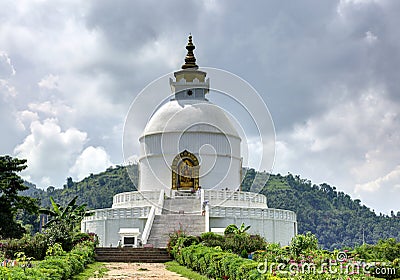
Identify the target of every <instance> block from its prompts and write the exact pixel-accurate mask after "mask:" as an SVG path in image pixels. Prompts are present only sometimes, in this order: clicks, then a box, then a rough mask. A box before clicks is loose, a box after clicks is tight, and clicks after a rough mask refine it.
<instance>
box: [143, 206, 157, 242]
mask: <svg viewBox="0 0 400 280" xmlns="http://www.w3.org/2000/svg"><path fill="white" fill-rule="evenodd" d="M155 216H156V207H155V206H151V209H150V212H149V216H148V217H147V221H146V225H145V226H144V229H143V233H142V243H143V244H147V239H148V238H149V236H150V231H151V227H152V226H153V222H154V217H155Z"/></svg>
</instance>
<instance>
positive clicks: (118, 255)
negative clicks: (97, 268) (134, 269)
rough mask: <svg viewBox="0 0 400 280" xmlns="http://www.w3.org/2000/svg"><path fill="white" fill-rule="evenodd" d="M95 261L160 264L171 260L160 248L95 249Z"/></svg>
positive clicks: (164, 250) (165, 251)
mask: <svg viewBox="0 0 400 280" xmlns="http://www.w3.org/2000/svg"><path fill="white" fill-rule="evenodd" d="M95 259H96V261H98V262H144V263H161V262H167V261H170V260H172V258H171V256H170V255H169V254H168V252H167V250H166V249H162V248H115V247H113V248H108V247H97V248H96V249H95Z"/></svg>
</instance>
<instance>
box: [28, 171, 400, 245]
mask: <svg viewBox="0 0 400 280" xmlns="http://www.w3.org/2000/svg"><path fill="white" fill-rule="evenodd" d="M127 170H129V173H130V174H131V176H132V178H133V182H132V181H131V180H130V178H129V176H128V172H127ZM246 171H247V172H244V173H243V174H246V176H245V178H244V180H243V184H242V190H244V191H254V192H260V193H262V194H265V195H266V196H267V200H268V207H271V208H281V209H288V210H292V211H294V212H296V213H297V220H298V231H299V233H305V232H308V231H311V232H312V233H314V234H315V235H316V236H317V238H318V240H319V242H320V244H321V245H322V246H324V247H325V248H326V249H334V248H343V247H345V246H350V247H354V246H355V245H360V244H362V243H363V240H364V241H365V242H366V243H370V244H375V243H377V242H378V240H379V239H384V238H388V237H394V238H396V239H397V240H398V241H400V213H399V212H398V213H397V214H396V215H395V214H394V213H393V214H392V215H391V216H386V215H382V214H379V215H376V214H375V213H374V212H373V211H371V210H370V209H369V208H368V207H366V206H364V205H362V203H361V201H360V200H357V199H356V200H352V199H351V197H350V196H349V195H347V194H345V193H343V192H338V191H336V188H335V187H331V186H329V185H328V184H321V185H315V184H312V183H311V182H310V181H309V180H306V179H301V178H300V176H293V175H291V174H288V175H286V176H282V175H280V174H277V175H270V178H269V180H268V181H267V183H266V184H265V185H264V184H263V183H262V182H265V180H263V178H265V176H268V174H266V173H262V172H256V171H255V170H254V169H248V170H246ZM137 182H138V168H137V165H132V166H129V168H128V169H127V168H125V167H123V166H117V167H110V168H108V169H107V170H106V171H104V172H102V173H99V174H95V175H94V174H91V175H90V176H89V177H87V178H85V179H83V180H82V181H80V182H73V181H72V179H71V178H68V179H67V182H66V184H65V185H64V186H63V188H62V189H56V188H54V187H52V186H50V187H48V188H47V190H45V191H44V190H40V189H38V188H36V187H35V186H33V185H29V186H30V188H29V190H27V191H25V192H24V193H25V195H29V196H32V197H35V198H38V199H40V201H41V204H42V206H44V207H48V206H49V205H50V200H49V197H50V196H52V197H53V198H54V199H55V201H57V202H59V203H61V204H66V203H67V202H68V201H70V200H71V199H72V198H73V197H74V196H75V195H78V196H79V198H78V202H77V203H78V204H81V203H86V204H87V205H88V208H90V209H97V208H108V207H111V204H112V198H113V196H114V195H115V194H117V193H120V192H126V191H133V190H136V186H137ZM25 220H26V221H27V218H25ZM29 220H30V221H32V217H30V218H29Z"/></svg>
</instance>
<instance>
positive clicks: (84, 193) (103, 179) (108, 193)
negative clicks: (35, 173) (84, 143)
mask: <svg viewBox="0 0 400 280" xmlns="http://www.w3.org/2000/svg"><path fill="white" fill-rule="evenodd" d="M128 172H129V174H130V175H131V177H132V179H133V180H130V177H129V175H128ZM132 181H133V182H132ZM137 183H138V168H137V165H131V166H129V167H124V166H116V167H110V168H108V169H107V170H106V171H104V172H101V173H99V174H90V175H89V177H86V178H84V179H83V180H82V181H80V182H73V181H72V179H71V178H67V182H66V184H65V185H64V186H63V188H62V189H57V188H55V187H53V186H50V187H48V188H47V190H41V189H38V188H36V187H35V186H34V185H33V186H32V185H30V188H29V189H28V190H26V191H24V192H23V193H22V194H24V195H28V196H31V197H34V198H37V199H39V201H40V203H41V206H42V207H50V196H52V197H53V198H54V200H55V201H56V202H57V203H60V204H61V205H65V204H67V203H68V202H69V201H70V200H71V199H72V198H74V197H75V196H76V195H77V196H78V200H77V204H83V203H86V204H87V206H88V208H89V209H98V208H109V207H111V205H112V199H113V196H114V195H115V194H117V193H121V192H129V191H135V190H137V188H136V186H137Z"/></svg>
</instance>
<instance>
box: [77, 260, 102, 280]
mask: <svg viewBox="0 0 400 280" xmlns="http://www.w3.org/2000/svg"><path fill="white" fill-rule="evenodd" d="M107 271H108V269H107V268H106V267H105V266H104V263H101V262H94V263H91V264H89V265H88V266H87V267H86V269H85V270H84V271H83V272H81V273H79V274H78V275H75V276H73V277H72V280H87V279H89V278H90V277H96V278H97V277H103V276H104V274H105V273H106V272H107Z"/></svg>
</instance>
